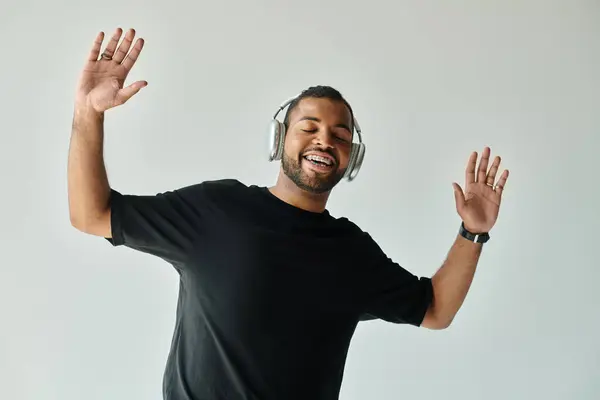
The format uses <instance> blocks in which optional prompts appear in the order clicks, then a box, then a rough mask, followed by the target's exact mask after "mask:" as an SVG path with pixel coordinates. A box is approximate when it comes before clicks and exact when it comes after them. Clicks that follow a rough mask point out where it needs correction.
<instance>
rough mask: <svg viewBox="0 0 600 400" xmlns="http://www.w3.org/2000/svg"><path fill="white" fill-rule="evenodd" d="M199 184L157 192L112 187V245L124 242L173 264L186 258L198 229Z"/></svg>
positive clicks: (110, 240) (109, 239) (199, 217)
mask: <svg viewBox="0 0 600 400" xmlns="http://www.w3.org/2000/svg"><path fill="white" fill-rule="evenodd" d="M199 192H200V187H199V185H194V186H189V187H186V188H182V189H178V190H174V191H169V192H164V193H159V194H156V195H146V196H141V195H130V194H127V195H124V194H121V193H120V192H119V191H117V190H114V189H111V192H110V203H109V204H110V209H111V215H110V222H111V236H112V237H111V238H105V239H106V240H108V241H109V242H110V243H111V244H112V245H113V246H115V247H116V246H126V247H129V248H132V249H135V250H138V251H141V252H143V253H148V254H151V255H154V256H157V257H160V258H162V259H163V260H165V261H167V262H170V263H172V264H181V263H184V262H185V261H186V258H187V256H188V254H189V250H190V247H191V246H192V244H193V243H194V240H195V237H196V235H197V232H198V229H200V225H201V223H200V220H201V215H200V212H199V211H198V206H200V205H201V202H199V200H200V198H201V196H200V195H199Z"/></svg>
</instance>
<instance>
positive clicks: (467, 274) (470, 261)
mask: <svg viewBox="0 0 600 400" xmlns="http://www.w3.org/2000/svg"><path fill="white" fill-rule="evenodd" d="M481 248H482V245H481V244H480V243H473V242H470V241H468V240H466V239H465V238H463V237H462V236H460V235H457V237H456V240H455V241H454V244H453V245H452V247H451V248H450V251H449V252H448V255H447V257H446V260H445V261H444V263H443V264H442V267H441V268H440V269H439V270H438V271H437V272H436V273H435V275H434V276H433V278H432V283H433V290H434V304H433V307H432V313H433V315H434V316H435V319H436V320H438V321H440V322H441V324H442V325H443V326H448V325H450V323H451V322H452V320H453V319H454V316H455V315H456V313H457V312H458V310H459V309H460V307H461V306H462V304H463V302H464V300H465V298H466V296H467V292H468V291H469V288H470V287H471V282H473V277H474V275H475V269H476V267H477V263H478V262H479V256H480V255H481Z"/></svg>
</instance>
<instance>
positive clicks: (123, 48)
mask: <svg viewBox="0 0 600 400" xmlns="http://www.w3.org/2000/svg"><path fill="white" fill-rule="evenodd" d="M134 37H135V29H129V30H128V31H127V33H126V34H125V38H124V39H123V41H122V42H121V44H120V45H119V48H118V49H117V51H116V52H115V55H114V56H113V60H115V61H116V62H118V63H120V62H121V61H123V59H124V58H125V56H126V55H127V52H128V51H129V48H130V47H131V43H132V42H133V38H134Z"/></svg>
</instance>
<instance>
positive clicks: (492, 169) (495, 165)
mask: <svg viewBox="0 0 600 400" xmlns="http://www.w3.org/2000/svg"><path fill="white" fill-rule="evenodd" d="M500 161H501V159H500V156H496V157H495V158H494V162H493V163H492V166H491V167H490V171H489V172H488V174H487V178H486V181H485V183H487V184H488V185H490V186H494V182H495V181H496V174H497V173H498V168H499V167H500Z"/></svg>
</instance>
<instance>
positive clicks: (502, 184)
mask: <svg viewBox="0 0 600 400" xmlns="http://www.w3.org/2000/svg"><path fill="white" fill-rule="evenodd" d="M507 179H508V170H507V169H505V170H504V172H503V173H502V175H500V179H499V180H498V183H497V184H496V188H495V189H494V190H495V191H496V193H498V195H502V192H503V191H504V187H505V186H506V181H507Z"/></svg>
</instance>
